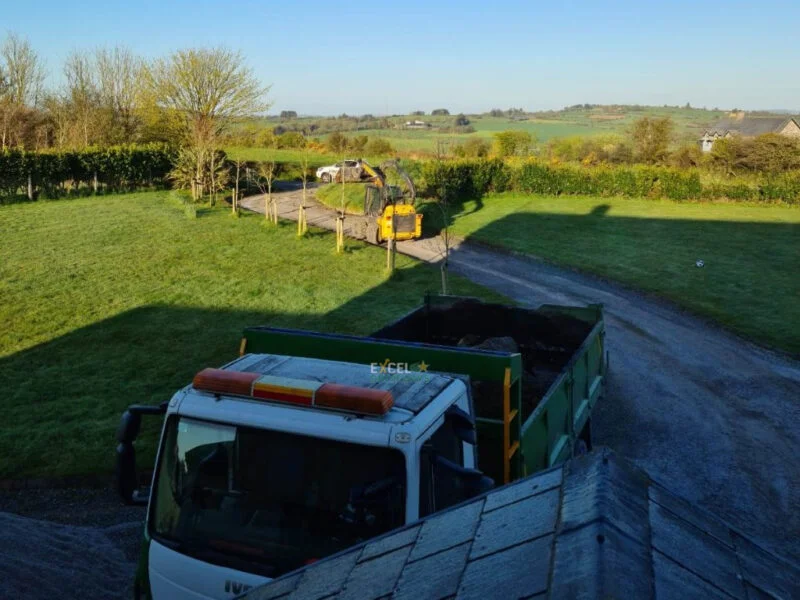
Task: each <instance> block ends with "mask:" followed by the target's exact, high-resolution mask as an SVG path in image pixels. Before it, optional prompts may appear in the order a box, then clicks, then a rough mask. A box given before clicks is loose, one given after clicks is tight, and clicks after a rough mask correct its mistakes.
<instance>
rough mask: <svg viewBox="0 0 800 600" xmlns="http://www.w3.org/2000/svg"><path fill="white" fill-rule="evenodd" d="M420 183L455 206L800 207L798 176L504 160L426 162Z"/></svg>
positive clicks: (431, 194) (426, 193)
mask: <svg viewBox="0 0 800 600" xmlns="http://www.w3.org/2000/svg"><path fill="white" fill-rule="evenodd" d="M421 179H422V182H421V183H422V185H421V186H420V187H421V188H422V189H423V190H424V192H423V193H424V194H425V195H429V196H434V197H437V198H442V199H446V200H448V201H456V202H459V201H463V200H467V199H470V198H477V197H479V196H482V195H484V194H486V193H488V192H502V191H507V190H516V191H520V192H525V193H529V194H548V195H556V196H557V195H561V194H565V195H585V196H626V197H631V198H668V199H671V200H701V199H723V198H727V199H730V200H741V201H751V202H759V201H784V202H787V203H798V202H800V174H799V173H794V174H786V175H780V176H774V177H770V178H766V179H764V180H761V181H760V182H759V183H758V184H755V185H745V184H741V183H724V184H712V185H703V183H702V182H701V180H700V174H699V173H698V172H697V171H694V170H688V169H675V168H670V167H648V166H641V165H639V166H631V167H612V166H603V167H578V166H567V165H564V166H562V165H558V166H553V165H547V164H543V163H540V162H536V161H529V162H525V163H523V164H521V165H519V166H513V165H511V164H509V163H506V162H504V161H502V160H499V159H488V160H486V159H478V160H455V161H442V162H436V161H433V162H428V163H425V164H424V165H423V167H422V170H421Z"/></svg>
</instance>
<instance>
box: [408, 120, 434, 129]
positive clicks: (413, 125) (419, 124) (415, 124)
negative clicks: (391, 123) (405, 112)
mask: <svg viewBox="0 0 800 600" xmlns="http://www.w3.org/2000/svg"><path fill="white" fill-rule="evenodd" d="M430 126H431V124H430V123H426V122H425V121H419V120H414V121H406V122H405V123H404V124H403V128H405V129H427V128H428V127H430Z"/></svg>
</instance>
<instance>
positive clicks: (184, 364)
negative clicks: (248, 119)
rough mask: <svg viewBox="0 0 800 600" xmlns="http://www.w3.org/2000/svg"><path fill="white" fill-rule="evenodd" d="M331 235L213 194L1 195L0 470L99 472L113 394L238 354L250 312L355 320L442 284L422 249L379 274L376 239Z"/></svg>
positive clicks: (167, 382) (110, 445) (120, 403)
mask: <svg viewBox="0 0 800 600" xmlns="http://www.w3.org/2000/svg"><path fill="white" fill-rule="evenodd" d="M334 246H335V242H334V238H333V236H332V235H331V234H328V233H322V232H319V231H311V232H310V235H309V236H308V237H306V238H304V239H298V238H297V236H296V227H295V226H294V225H293V224H286V225H282V226H279V227H277V228H274V227H272V226H268V225H265V223H264V218H263V217H262V216H259V215H255V214H245V215H243V216H241V217H240V218H234V217H232V216H231V215H230V214H229V212H228V210H227V209H223V208H217V209H211V208H202V209H200V210H199V213H198V217H197V219H193V220H189V219H187V218H186V217H185V216H184V213H183V210H182V207H181V206H180V205H179V204H178V203H177V202H175V201H174V200H172V199H170V197H169V195H168V194H167V193H166V192H163V193H145V194H130V195H120V196H105V197H97V198H86V199H80V200H63V201H54V202H36V203H31V204H17V205H10V206H0V256H2V257H3V260H2V261H0V298H2V299H3V301H2V303H0V322H1V323H3V327H2V328H0V389H2V390H3V394H2V396H1V397H0V410H2V413H3V427H2V428H0V479H3V478H25V477H45V476H58V475H81V474H89V473H95V474H96V473H108V472H110V471H111V467H112V458H113V450H114V446H115V441H114V431H115V428H116V426H117V424H118V422H119V416H120V414H121V413H122V411H123V409H124V408H125V407H126V406H127V405H129V404H133V403H148V404H154V403H159V402H163V401H165V400H168V399H169V398H170V396H171V395H172V393H174V392H175V391H176V390H178V389H179V388H181V387H183V386H184V385H186V384H187V383H188V382H189V381H191V378H192V376H193V374H194V373H195V372H197V371H198V370H199V369H201V368H203V367H206V366H212V365H220V364H223V363H225V362H227V361H229V360H231V359H232V358H234V357H235V356H236V353H237V349H238V342H239V338H240V335H241V332H242V329H243V328H244V327H245V326H247V325H257V324H273V325H281V326H292V327H305V328H311V329H318V330H325V331H340V332H349V333H361V334H366V333H369V332H370V331H373V330H374V329H376V328H378V327H379V326H382V325H384V324H386V323H387V322H389V321H390V320H391V319H394V318H397V317H399V316H400V315H402V314H404V313H406V312H407V311H409V310H410V309H411V308H413V307H414V306H415V305H416V304H418V303H419V302H420V301H421V299H422V297H423V294H424V293H425V292H426V291H431V292H434V293H435V292H436V291H437V290H438V287H439V274H438V272H437V271H436V270H434V269H432V268H430V267H428V266H427V265H421V264H420V263H417V262H415V261H413V260H411V259H408V258H405V257H403V256H398V257H397V265H398V267H399V268H398V271H397V273H396V275H395V276H394V277H392V278H391V279H389V278H387V277H386V274H385V271H384V262H385V259H384V254H383V252H382V251H381V250H380V249H378V248H373V247H370V246H367V245H365V244H362V243H358V242H352V241H348V242H347V248H348V251H347V252H346V253H345V254H344V255H341V256H337V255H336V254H335V253H334ZM452 279H453V281H452V285H453V287H454V288H455V290H456V293H465V294H469V295H484V296H485V295H486V291H485V290H483V289H482V288H479V287H477V286H475V285H472V284H470V283H469V282H467V281H465V280H463V279H460V278H455V277H454V278H452ZM490 297H492V296H490ZM493 297H494V298H497V296H493ZM382 358H383V357H382ZM157 430H158V427H157V423H155V420H154V421H153V422H152V423H151V427H149V428H147V429H146V430H145V432H144V434H143V437H142V439H141V441H140V443H139V444H137V448H138V452H137V454H138V457H139V463H140V465H144V466H145V468H146V466H147V465H148V463H150V464H152V460H153V457H154V449H155V440H156V436H157V433H158V431H157Z"/></svg>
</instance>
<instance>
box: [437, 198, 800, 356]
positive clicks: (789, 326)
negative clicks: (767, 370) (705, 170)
mask: <svg viewBox="0 0 800 600" xmlns="http://www.w3.org/2000/svg"><path fill="white" fill-rule="evenodd" d="M428 213H430V215H431V219H430V220H429V222H430V221H432V220H433V217H434V216H435V213H434V211H428ZM453 231H454V232H455V233H457V234H459V235H462V236H466V237H469V238H470V239H475V240H479V241H481V242H484V243H487V244H492V245H496V246H501V247H504V248H508V249H511V250H515V251H519V252H523V253H528V254H532V255H535V256H538V257H541V258H543V259H545V260H548V261H551V262H553V263H556V264H559V265H566V266H569V267H576V268H579V269H582V270H585V271H588V272H591V273H596V274H598V275H601V276H603V277H606V278H608V279H612V280H616V281H620V282H622V283H625V284H629V285H631V286H634V287H636V288H639V289H641V290H645V291H647V292H653V293H655V294H658V295H659V296H662V297H664V298H667V299H669V300H672V301H674V302H675V303H677V304H679V305H681V306H683V307H685V308H687V309H689V310H691V311H693V312H695V313H697V314H700V315H703V316H705V317H710V318H712V319H714V320H716V321H718V322H719V323H721V324H723V325H725V326H726V327H729V328H730V329H732V330H733V331H735V332H737V333H739V334H741V335H743V336H745V337H748V338H751V339H753V340H756V341H758V342H761V343H764V344H767V345H771V346H774V347H776V348H779V349H781V350H784V351H787V352H790V353H793V354H800V208H799V207H788V206H776V205H773V206H743V205H741V204H733V203H676V202H671V201H666V200H664V201H658V200H632V199H621V198H591V197H589V198H587V197H543V196H526V195H520V194H514V193H509V194H499V195H492V196H488V197H486V198H484V199H483V200H482V201H480V202H467V203H465V204H464V205H463V206H462V207H461V208H460V210H459V212H458V213H457V214H455V219H454V224H453ZM697 260H703V261H704V263H705V266H704V267H703V268H698V267H696V266H695V262H696V261H697Z"/></svg>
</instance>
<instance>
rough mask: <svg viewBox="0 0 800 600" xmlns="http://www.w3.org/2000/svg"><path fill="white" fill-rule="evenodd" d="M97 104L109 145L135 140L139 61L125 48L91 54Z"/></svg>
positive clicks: (104, 49) (140, 68)
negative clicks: (95, 81)
mask: <svg viewBox="0 0 800 600" xmlns="http://www.w3.org/2000/svg"><path fill="white" fill-rule="evenodd" d="M94 62H95V68H96V70H97V83H98V87H99V97H100V103H101V105H102V107H103V110H104V111H105V112H106V115H107V119H108V122H109V137H110V140H109V141H111V142H120V141H125V142H130V141H133V139H134V138H135V137H136V132H137V129H138V123H137V119H136V105H137V97H138V95H139V79H140V77H141V74H142V67H143V65H142V61H141V60H140V59H139V58H138V57H137V56H136V55H134V54H133V52H131V51H130V50H129V49H128V48H125V47H123V46H116V47H114V48H110V49H109V48H101V49H99V50H97V51H96V52H95V56H94Z"/></svg>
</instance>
